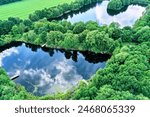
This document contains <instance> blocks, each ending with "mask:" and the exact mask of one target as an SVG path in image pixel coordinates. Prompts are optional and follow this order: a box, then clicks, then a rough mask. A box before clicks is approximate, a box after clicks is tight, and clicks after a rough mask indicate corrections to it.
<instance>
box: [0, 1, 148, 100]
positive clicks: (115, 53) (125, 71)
mask: <svg viewBox="0 0 150 117" xmlns="http://www.w3.org/2000/svg"><path fill="white" fill-rule="evenodd" d="M81 1H83V3H85V1H86V2H87V0H80V2H81ZM93 1H94V2H96V0H93ZM93 1H91V0H89V2H88V4H90V3H92V2H93ZM112 1H113V0H112ZM76 2H77V6H76V8H78V9H80V8H81V7H80V6H79V4H80V3H79V4H78V2H79V1H78V0H77V1H76ZM76 2H75V3H76ZM81 3H82V2H81ZM115 3H116V2H114V4H115ZM72 4H73V3H72ZM116 4H117V3H116ZM68 6H69V5H68ZM55 8H56V7H54V8H50V9H53V10H54V9H55ZM58 8H60V7H58ZM64 8H65V9H63V11H64V12H63V13H66V12H67V11H68V9H67V7H64ZM71 8H72V7H71ZM41 11H42V13H43V10H41ZM46 11H48V12H50V11H49V9H46ZM65 11H66V12H65ZM39 12H40V11H36V12H35V13H34V16H36V17H37V16H38V18H37V19H36V18H35V19H34V18H33V17H32V18H31V15H30V19H27V20H21V19H19V18H9V19H8V20H6V21H0V46H2V45H5V44H7V43H9V42H12V41H22V42H27V43H32V44H36V45H41V46H47V47H51V48H64V49H72V50H88V51H92V52H95V53H108V54H111V55H112V57H111V58H110V60H108V62H107V65H106V68H105V69H99V70H98V71H97V72H96V74H95V75H94V76H92V78H91V79H90V80H89V81H81V82H80V83H79V84H78V85H77V86H76V88H75V89H73V90H70V91H68V92H67V93H65V94H63V93H62V94H61V93H59V94H56V95H46V96H43V97H36V96H33V95H32V94H29V93H27V92H26V91H25V89H24V88H23V87H22V86H17V85H16V84H15V83H14V82H13V81H11V80H10V79H9V77H8V76H7V74H6V72H5V71H4V70H3V69H2V68H0V92H2V93H0V99H102V100H103V99H120V100H122V99H150V6H147V9H146V12H145V13H144V14H143V16H142V17H141V18H140V19H139V20H137V21H136V23H135V24H134V26H133V27H129V26H127V27H124V28H120V26H119V24H117V23H112V24H110V25H109V26H106V25H105V26H99V25H98V24H97V23H96V22H93V21H89V22H87V23H83V22H78V23H75V24H71V23H70V22H67V21H56V20H53V21H50V22H49V20H47V19H49V18H55V17H58V16H59V15H60V14H62V13H60V14H58V15H56V16H53V17H47V16H45V15H43V16H41V17H40V15H37V14H39ZM51 12H53V11H51ZM42 13H41V14H42ZM45 14H47V13H45ZM49 14H50V13H49ZM32 15H33V14H32ZM47 15H48V14H47ZM42 18H44V19H42ZM39 19H40V20H39Z"/></svg>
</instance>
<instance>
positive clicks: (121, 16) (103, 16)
mask: <svg viewBox="0 0 150 117" xmlns="http://www.w3.org/2000/svg"><path fill="white" fill-rule="evenodd" d="M108 2H109V1H103V2H102V3H97V4H93V5H91V6H88V7H89V9H84V8H83V9H82V10H81V12H78V13H74V14H71V15H69V16H67V17H66V18H65V19H67V21H70V22H72V23H76V22H79V21H83V22H87V21H90V20H92V21H96V22H98V24H99V25H105V24H107V25H109V24H110V23H112V22H117V23H119V24H120V26H121V27H124V26H132V25H133V24H134V23H135V21H136V20H137V19H139V18H140V17H141V16H142V13H143V12H144V11H145V7H144V6H138V5H130V6H129V7H125V8H123V9H122V10H121V11H119V12H114V11H110V10H107V5H108Z"/></svg>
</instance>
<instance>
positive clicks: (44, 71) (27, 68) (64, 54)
mask: <svg viewBox="0 0 150 117" xmlns="http://www.w3.org/2000/svg"><path fill="white" fill-rule="evenodd" d="M109 57H110V56H108V55H101V54H94V53H91V52H77V51H64V50H56V49H47V48H38V47H36V46H33V45H28V44H19V45H16V47H14V46H13V47H9V48H8V47H7V49H6V48H5V50H4V51H2V52H1V53H0V66H2V67H3V68H4V69H5V70H6V71H7V73H8V75H9V76H14V75H19V78H17V79H16V80H14V81H15V82H16V83H18V84H21V85H23V86H24V87H25V88H26V90H27V91H28V92H31V93H33V94H35V95H40V96H41V95H45V94H52V93H56V92H65V91H66V90H67V89H70V88H72V87H73V86H75V85H76V84H77V83H78V81H79V80H83V79H84V80H87V79H89V78H90V77H91V75H93V74H94V73H95V72H96V71H97V70H98V69H99V68H104V67H105V61H107V60H108V58H109Z"/></svg>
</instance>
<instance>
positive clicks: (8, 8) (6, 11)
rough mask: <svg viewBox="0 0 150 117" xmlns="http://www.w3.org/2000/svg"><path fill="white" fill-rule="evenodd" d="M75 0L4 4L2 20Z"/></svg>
mask: <svg viewBox="0 0 150 117" xmlns="http://www.w3.org/2000/svg"><path fill="white" fill-rule="evenodd" d="M71 1H74V0H22V1H20V2H15V3H11V4H6V5H2V6H1V7H0V20H5V19H7V18H8V17H20V18H22V19H26V18H28V16H29V14H30V13H33V12H34V11H35V10H41V9H43V8H50V7H53V6H57V5H58V4H62V3H70V2H71Z"/></svg>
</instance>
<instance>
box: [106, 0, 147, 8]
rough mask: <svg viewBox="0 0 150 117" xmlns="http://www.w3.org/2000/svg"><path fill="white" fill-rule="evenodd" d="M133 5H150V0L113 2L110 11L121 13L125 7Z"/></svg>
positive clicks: (109, 6)
mask: <svg viewBox="0 0 150 117" xmlns="http://www.w3.org/2000/svg"><path fill="white" fill-rule="evenodd" d="M131 4H139V5H148V4H150V0H111V1H110V2H109V4H108V7H107V8H108V9H110V10H116V11H119V10H121V9H122V8H124V7H125V6H128V5H131Z"/></svg>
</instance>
